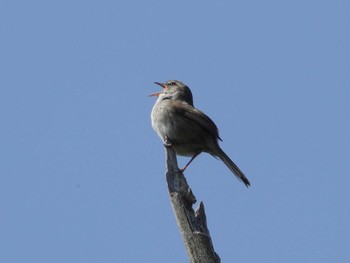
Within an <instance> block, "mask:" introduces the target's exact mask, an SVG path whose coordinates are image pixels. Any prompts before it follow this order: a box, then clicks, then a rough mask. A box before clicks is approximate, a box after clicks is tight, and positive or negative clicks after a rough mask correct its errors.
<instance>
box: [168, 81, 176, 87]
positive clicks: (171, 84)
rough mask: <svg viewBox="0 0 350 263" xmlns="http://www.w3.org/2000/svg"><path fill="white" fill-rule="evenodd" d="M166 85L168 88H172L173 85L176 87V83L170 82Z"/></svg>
mask: <svg viewBox="0 0 350 263" xmlns="http://www.w3.org/2000/svg"><path fill="white" fill-rule="evenodd" d="M168 85H169V86H174V85H176V83H175V82H174V81H170V82H169V83H168Z"/></svg>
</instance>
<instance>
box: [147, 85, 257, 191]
mask: <svg viewBox="0 0 350 263" xmlns="http://www.w3.org/2000/svg"><path fill="white" fill-rule="evenodd" d="M154 83H155V84H157V85H159V86H161V87H162V90H161V91H160V92H157V93H153V94H150V95H149V96H155V97H158V98H157V101H156V103H155V104H154V106H153V108H152V113H151V121H152V127H153V129H154V130H155V131H156V132H157V134H158V135H159V137H160V138H161V139H162V141H163V142H164V143H165V142H166V141H167V142H170V144H171V146H172V147H173V148H174V149H175V152H176V154H177V155H180V156H188V157H191V159H190V161H189V162H188V163H187V164H186V165H185V166H184V168H183V169H181V172H184V171H185V170H186V168H187V167H188V166H189V165H190V163H191V162H192V161H193V160H194V159H195V158H196V157H197V156H198V155H199V154H200V153H202V152H206V153H208V154H210V155H212V156H214V157H215V158H219V159H220V160H221V161H222V162H223V163H224V164H225V165H226V166H227V167H228V168H229V169H230V171H231V172H232V173H233V174H234V175H235V176H236V177H237V178H238V179H239V180H240V181H241V182H243V183H244V184H245V186H246V187H249V186H250V182H249V180H248V178H247V177H246V176H245V174H244V173H243V172H242V171H241V170H240V169H239V168H238V166H237V165H236V164H235V163H234V162H233V161H232V160H231V159H230V157H228V155H227V154H226V153H225V152H224V151H223V150H222V149H221V147H220V145H219V140H220V141H222V139H221V138H220V136H219V130H218V128H217V127H216V125H215V123H214V122H213V121H212V120H211V119H210V118H209V117H208V116H207V115H206V114H205V113H204V112H202V111H200V110H198V109H196V108H195V107H194V104H193V96H192V92H191V90H190V88H189V87H188V86H187V85H186V84H184V83H183V82H181V81H178V80H169V81H166V82H165V83H161V82H154Z"/></svg>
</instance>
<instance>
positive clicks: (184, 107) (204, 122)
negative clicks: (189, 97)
mask: <svg viewBox="0 0 350 263" xmlns="http://www.w3.org/2000/svg"><path fill="white" fill-rule="evenodd" d="M173 102H174V104H179V105H178V107H174V109H176V111H177V113H178V114H180V115H182V116H183V117H184V118H185V119H187V120H189V121H191V122H193V123H194V124H195V125H198V126H199V127H201V128H202V129H204V130H207V131H208V132H209V133H210V134H212V135H213V136H214V137H215V138H218V139H219V140H221V138H220V137H219V130H218V128H217V127H216V125H215V123H214V122H213V121H212V120H211V119H210V118H209V117H208V116H207V115H206V114H205V113H204V112H202V111H200V110H198V109H196V108H194V107H192V106H191V105H189V104H188V103H186V102H182V101H173ZM174 106H175V105H174ZM221 141H222V140H221Z"/></svg>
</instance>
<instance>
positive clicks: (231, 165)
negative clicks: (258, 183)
mask: <svg viewBox="0 0 350 263" xmlns="http://www.w3.org/2000/svg"><path fill="white" fill-rule="evenodd" d="M217 148H218V149H217V153H216V155H217V157H219V158H220V159H221V160H222V161H223V162H224V164H226V166H227V167H228V169H230V170H231V172H232V173H233V174H234V175H235V176H236V177H237V178H238V180H240V181H241V182H243V183H244V184H245V186H246V187H249V186H250V182H249V180H248V178H247V177H246V176H245V175H244V173H243V172H242V171H241V170H240V169H239V168H238V166H237V165H236V164H235V163H234V162H233V161H232V160H231V159H230V157H228V156H227V154H226V153H225V152H224V151H223V150H222V149H221V148H220V146H219V147H217Z"/></svg>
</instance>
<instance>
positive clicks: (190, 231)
mask: <svg viewBox="0 0 350 263" xmlns="http://www.w3.org/2000/svg"><path fill="white" fill-rule="evenodd" d="M165 149H166V167H167V171H166V180H167V184H168V190H169V195H170V201H171V205H172V208H173V211H174V214H175V218H176V222H177V225H178V227H179V230H180V232H181V235H182V238H183V240H184V243H185V247H186V250H187V254H188V256H189V258H190V262H191V263H207V262H208V263H209V262H210V263H218V262H220V257H219V255H218V254H216V253H215V251H214V247H213V244H212V242H211V237H210V234H209V230H208V228H207V220H206V216H205V211H204V205H203V203H202V202H200V204H199V207H198V208H197V209H196V211H194V210H193V208H192V205H193V204H194V203H195V202H196V197H195V196H194V195H193V193H192V190H191V188H190V187H189V186H188V184H187V181H186V178H185V176H184V175H183V173H182V172H181V171H180V169H179V167H178V166H177V159H176V153H175V150H174V149H173V148H172V147H171V146H165Z"/></svg>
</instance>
